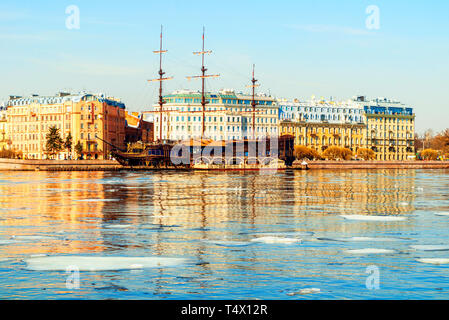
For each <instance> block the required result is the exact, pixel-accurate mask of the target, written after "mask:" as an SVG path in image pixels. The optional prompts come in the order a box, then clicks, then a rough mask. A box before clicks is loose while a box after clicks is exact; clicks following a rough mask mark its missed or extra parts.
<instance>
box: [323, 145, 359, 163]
mask: <svg viewBox="0 0 449 320" xmlns="http://www.w3.org/2000/svg"><path fill="white" fill-rule="evenodd" d="M352 156H353V154H352V151H351V150H349V149H347V148H341V147H336V146H333V147H329V148H327V149H326V150H325V151H324V152H323V157H324V158H325V159H327V160H351V158H352Z"/></svg>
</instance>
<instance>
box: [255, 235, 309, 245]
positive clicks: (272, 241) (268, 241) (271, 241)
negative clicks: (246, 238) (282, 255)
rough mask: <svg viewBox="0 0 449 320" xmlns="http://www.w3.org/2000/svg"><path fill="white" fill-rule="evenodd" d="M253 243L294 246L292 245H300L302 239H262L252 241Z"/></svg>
mask: <svg viewBox="0 0 449 320" xmlns="http://www.w3.org/2000/svg"><path fill="white" fill-rule="evenodd" d="M251 242H256V243H266V244H278V243H280V244H292V243H300V242H302V239H298V238H281V237H261V238H256V239H252V240H251Z"/></svg>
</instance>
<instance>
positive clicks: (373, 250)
mask: <svg viewBox="0 0 449 320" xmlns="http://www.w3.org/2000/svg"><path fill="white" fill-rule="evenodd" d="M346 252H347V253H350V254H388V253H394V252H395V251H394V250H389V249H376V248H366V249H353V250H346Z"/></svg>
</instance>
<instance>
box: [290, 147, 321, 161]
mask: <svg viewBox="0 0 449 320" xmlns="http://www.w3.org/2000/svg"><path fill="white" fill-rule="evenodd" d="M295 157H296V159H298V160H303V159H309V160H318V159H321V156H320V154H319V153H318V151H316V150H315V149H312V148H308V147H305V146H296V147H295Z"/></svg>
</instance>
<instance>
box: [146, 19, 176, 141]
mask: <svg viewBox="0 0 449 320" xmlns="http://www.w3.org/2000/svg"><path fill="white" fill-rule="evenodd" d="M162 34H163V27H162V26H161V42H160V49H159V51H153V52H154V53H155V54H159V78H158V79H153V80H148V82H159V111H160V116H159V117H160V118H159V127H160V128H159V129H160V134H159V141H162V116H163V113H164V111H163V108H164V104H165V101H164V97H163V95H162V83H163V82H164V81H166V80H172V79H173V78H164V75H165V72H164V71H163V70H162V54H164V53H167V52H168V50H163V49H162ZM167 138H168V136H167Z"/></svg>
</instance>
